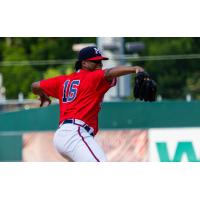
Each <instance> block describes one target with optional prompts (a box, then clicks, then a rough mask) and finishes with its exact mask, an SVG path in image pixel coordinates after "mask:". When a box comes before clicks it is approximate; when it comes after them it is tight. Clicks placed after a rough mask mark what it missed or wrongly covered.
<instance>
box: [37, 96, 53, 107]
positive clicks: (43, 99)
mask: <svg viewBox="0 0 200 200" xmlns="http://www.w3.org/2000/svg"><path fill="white" fill-rule="evenodd" d="M39 100H40V107H42V106H43V105H45V104H46V103H47V105H46V106H49V105H50V104H51V99H50V98H49V97H48V96H47V95H40V97H39Z"/></svg>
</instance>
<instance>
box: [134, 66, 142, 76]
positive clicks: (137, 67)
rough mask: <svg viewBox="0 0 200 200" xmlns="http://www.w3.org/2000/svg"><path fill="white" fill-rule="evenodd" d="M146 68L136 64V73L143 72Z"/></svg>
mask: <svg viewBox="0 0 200 200" xmlns="http://www.w3.org/2000/svg"><path fill="white" fill-rule="evenodd" d="M143 71H144V69H143V68H142V67H139V66H136V67H135V73H136V74H137V73H138V72H143Z"/></svg>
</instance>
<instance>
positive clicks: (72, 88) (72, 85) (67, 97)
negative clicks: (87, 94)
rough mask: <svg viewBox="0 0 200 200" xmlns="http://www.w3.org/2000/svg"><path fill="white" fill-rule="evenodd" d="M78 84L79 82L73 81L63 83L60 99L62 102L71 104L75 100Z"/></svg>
mask: <svg viewBox="0 0 200 200" xmlns="http://www.w3.org/2000/svg"><path fill="white" fill-rule="evenodd" d="M79 84H80V80H73V81H72V82H70V80H67V81H65V83H64V89H63V97H62V101H63V102H72V101H73V100H74V99H75V98H76V95H77V89H78V88H77V87H78V86H79ZM68 88H69V90H68Z"/></svg>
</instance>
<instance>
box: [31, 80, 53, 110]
mask: <svg viewBox="0 0 200 200" xmlns="http://www.w3.org/2000/svg"><path fill="white" fill-rule="evenodd" d="M31 90H32V92H33V93H34V94H36V95H39V96H40V98H39V99H40V102H41V103H40V107H42V106H43V105H44V103H45V102H48V105H49V104H51V99H50V98H49V97H48V96H47V95H46V94H45V93H44V91H43V90H42V89H41V88H40V82H39V81H38V82H34V83H32V85H31Z"/></svg>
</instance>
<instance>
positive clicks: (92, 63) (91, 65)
mask: <svg viewBox="0 0 200 200" xmlns="http://www.w3.org/2000/svg"><path fill="white" fill-rule="evenodd" d="M82 65H83V67H84V68H86V69H89V70H91V71H93V70H95V69H101V68H102V67H103V64H102V61H101V60H87V61H85V62H83V63H82Z"/></svg>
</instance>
